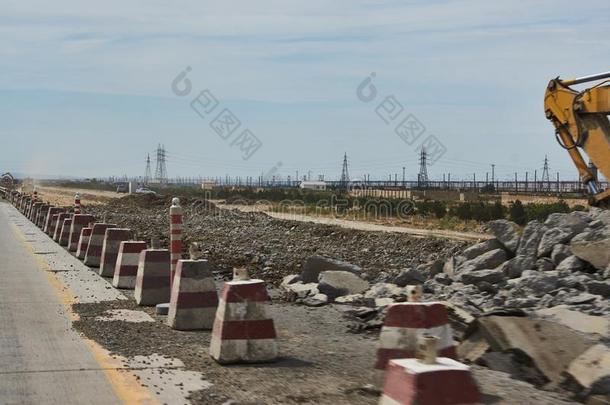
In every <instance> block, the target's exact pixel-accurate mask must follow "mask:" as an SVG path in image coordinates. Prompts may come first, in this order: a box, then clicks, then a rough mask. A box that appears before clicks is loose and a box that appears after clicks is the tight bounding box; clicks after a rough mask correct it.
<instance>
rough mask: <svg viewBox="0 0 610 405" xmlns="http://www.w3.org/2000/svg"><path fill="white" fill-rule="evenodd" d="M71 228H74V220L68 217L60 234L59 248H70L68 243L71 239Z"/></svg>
mask: <svg viewBox="0 0 610 405" xmlns="http://www.w3.org/2000/svg"><path fill="white" fill-rule="evenodd" d="M70 226H72V219H71V218H69V217H68V218H66V219H64V223H63V225H62V227H61V232H60V233H59V246H65V247H68V242H69V239H70Z"/></svg>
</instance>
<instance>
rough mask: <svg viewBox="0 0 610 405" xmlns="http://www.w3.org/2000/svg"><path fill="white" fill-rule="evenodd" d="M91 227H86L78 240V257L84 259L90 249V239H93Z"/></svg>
mask: <svg viewBox="0 0 610 405" xmlns="http://www.w3.org/2000/svg"><path fill="white" fill-rule="evenodd" d="M91 230H92V228H90V227H84V228H83V229H81V231H80V237H79V238H78V249H76V257H77V258H79V259H84V258H85V254H86V253H87V247H89V238H90V237H91Z"/></svg>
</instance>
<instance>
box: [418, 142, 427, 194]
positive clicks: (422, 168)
mask: <svg viewBox="0 0 610 405" xmlns="http://www.w3.org/2000/svg"><path fill="white" fill-rule="evenodd" d="M426 160H427V155H426V148H422V149H421V153H420V155H419V173H417V185H418V186H419V187H426V186H427V185H428V167H427V166H428V164H427V163H426Z"/></svg>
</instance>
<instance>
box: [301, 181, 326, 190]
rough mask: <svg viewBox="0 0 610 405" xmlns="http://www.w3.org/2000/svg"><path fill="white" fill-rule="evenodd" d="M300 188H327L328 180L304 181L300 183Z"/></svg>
mask: <svg viewBox="0 0 610 405" xmlns="http://www.w3.org/2000/svg"><path fill="white" fill-rule="evenodd" d="M299 187H300V188H304V189H309V190H326V182H325V181H302V182H301V183H300V184H299Z"/></svg>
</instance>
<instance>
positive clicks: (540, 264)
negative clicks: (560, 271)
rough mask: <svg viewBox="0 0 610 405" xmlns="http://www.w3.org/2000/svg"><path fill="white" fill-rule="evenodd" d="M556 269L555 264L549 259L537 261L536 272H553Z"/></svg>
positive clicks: (542, 258)
mask: <svg viewBox="0 0 610 405" xmlns="http://www.w3.org/2000/svg"><path fill="white" fill-rule="evenodd" d="M554 269H555V264H554V263H553V261H552V260H551V259H550V258H548V257H541V258H540V259H538V260H536V270H538V271H551V270H554Z"/></svg>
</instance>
